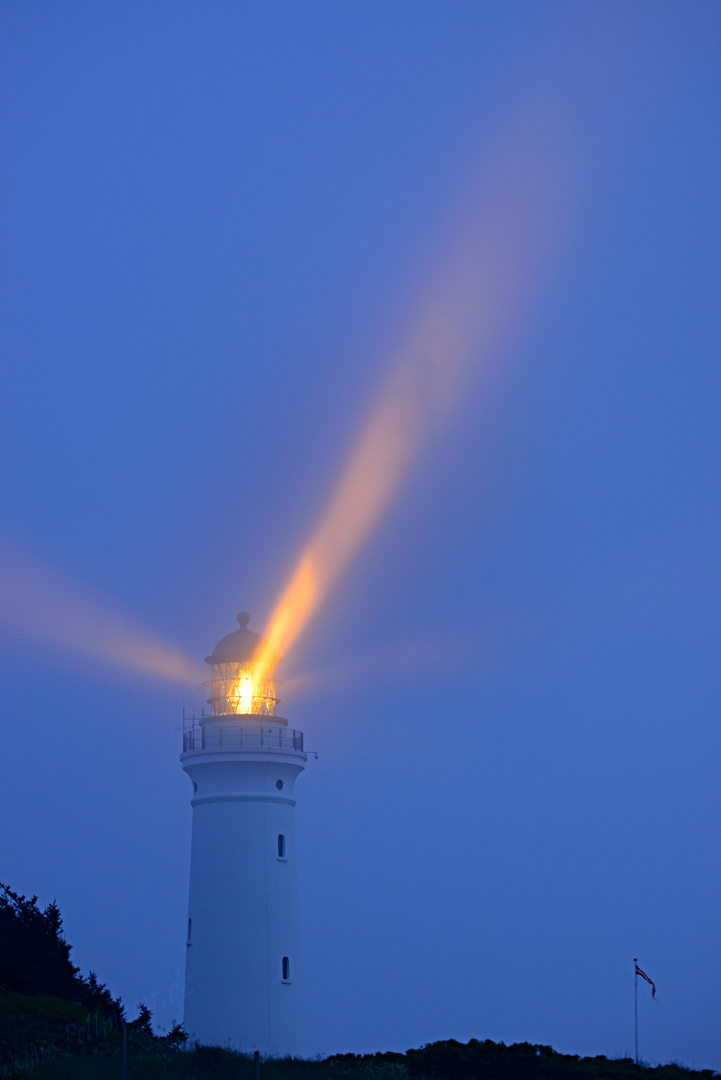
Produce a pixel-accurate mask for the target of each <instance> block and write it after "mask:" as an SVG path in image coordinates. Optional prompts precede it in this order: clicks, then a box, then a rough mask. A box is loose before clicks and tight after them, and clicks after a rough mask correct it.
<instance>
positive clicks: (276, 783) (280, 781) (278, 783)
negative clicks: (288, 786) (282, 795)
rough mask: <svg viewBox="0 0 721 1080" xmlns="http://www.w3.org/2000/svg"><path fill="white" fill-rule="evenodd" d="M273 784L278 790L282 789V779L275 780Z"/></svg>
mask: <svg viewBox="0 0 721 1080" xmlns="http://www.w3.org/2000/svg"><path fill="white" fill-rule="evenodd" d="M275 786H276V787H277V788H278V791H282V790H283V781H282V780H276V782H275Z"/></svg>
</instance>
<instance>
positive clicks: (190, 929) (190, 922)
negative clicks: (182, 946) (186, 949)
mask: <svg viewBox="0 0 721 1080" xmlns="http://www.w3.org/2000/svg"><path fill="white" fill-rule="evenodd" d="M192 931H193V920H192V919H188V940H187V942H186V944H188V945H190V935H191V933H192Z"/></svg>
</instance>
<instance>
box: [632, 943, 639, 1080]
mask: <svg viewBox="0 0 721 1080" xmlns="http://www.w3.org/2000/svg"><path fill="white" fill-rule="evenodd" d="M633 1019H634V1029H635V1033H636V1064H637V1065H638V960H637V959H636V957H635V956H634V958H633Z"/></svg>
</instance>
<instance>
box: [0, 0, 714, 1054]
mask: <svg viewBox="0 0 721 1080" xmlns="http://www.w3.org/2000/svg"><path fill="white" fill-rule="evenodd" d="M0 20H1V24H2V32H1V34H0V39H1V42H2V44H1V46H0V47H1V48H2V64H1V65H0V72H1V73H0V87H1V93H2V99H3V109H2V114H3V119H2V139H3V145H4V151H5V152H4V155H3V157H4V168H3V178H2V199H1V204H2V210H1V211H0V213H1V217H2V231H3V245H2V247H3V252H4V254H3V266H2V275H3V289H2V295H3V317H2V330H1V331H0V341H1V347H2V356H3V363H2V393H1V394H0V453H1V454H2V461H3V468H2V470H0V594H1V595H2V598H3V604H4V607H5V610H4V612H3V613H2V617H0V623H1V624H2V633H3V638H2V640H3V662H2V667H1V668H0V672H1V677H2V700H3V704H4V708H5V713H6V725H5V742H4V746H5V755H6V774H5V781H4V783H3V785H2V793H1V796H0V797H1V798H2V814H3V820H4V821H5V822H6V828H5V829H4V842H3V860H2V863H3V866H2V880H6V881H7V882H8V883H9V884H10V885H12V886H13V887H14V888H18V889H20V890H22V891H25V892H27V893H34V892H37V893H38V894H39V896H40V899H41V900H42V901H43V902H47V901H49V900H51V899H57V900H58V902H59V903H60V905H61V908H62V910H63V913H64V916H65V919H66V926H67V931H68V936H69V939H70V940H71V941H72V942H73V943H74V945H75V954H74V955H75V958H76V962H78V963H80V964H81V965H82V966H83V967H84V968H85V969H87V968H89V967H92V968H93V969H95V970H97V972H98V974H99V975H100V977H101V978H102V979H105V980H107V982H108V983H109V985H110V987H111V989H112V990H113V991H114V992H117V993H121V994H122V995H123V997H124V998H125V1000H126V1001H127V1002H128V1003H129V1004H131V1005H132V1004H133V1003H134V1002H135V1001H137V1000H139V999H140V998H143V999H145V1000H148V1001H149V1002H150V1003H151V1005H152V1006H153V1007H154V1009H155V1013H156V1017H157V1019H158V1021H159V1022H160V1023H161V1024H166V1025H167V1024H169V1023H170V1021H171V1020H172V1019H173V1018H177V1017H178V1016H179V1013H180V1007H179V1005H178V1001H177V998H178V993H177V980H178V973H179V971H180V972H181V973H182V964H183V941H184V926H185V916H186V903H187V872H188V856H189V840H190V833H189V823H190V806H189V789H188V784H187V780H186V778H185V776H184V775H183V774H182V772H181V770H180V766H179V764H178V761H177V755H178V753H179V746H178V741H179V732H178V728H179V726H180V722H181V721H180V712H181V709H182V706H183V692H182V690H181V689H180V688H179V687H177V686H174V685H172V684H168V683H165V682H163V681H162V680H156V679H152V678H145V677H141V676H138V675H135V674H133V673H132V672H131V671H125V670H123V669H122V668H118V667H117V666H115V667H114V666H112V665H109V664H107V663H104V662H102V661H101V660H99V659H98V658H97V657H91V656H86V657H84V656H83V655H81V654H80V653H77V654H67V655H66V653H65V652H64V651H63V650H62V649H60V648H56V647H55V646H54V645H53V640H52V639H55V644H56V645H57V644H58V643H59V642H60V641H61V639H62V637H63V632H64V630H63V626H62V621H63V616H62V613H60V614H59V615H58V614H57V612H55V614H54V616H53V618H54V619H56V620H57V622H58V623H59V624H60V626H59V628H58V627H57V626H56V628H55V629H54V630H53V632H52V633H51V632H49V631H48V632H47V633H46V634H43V632H42V630H41V628H39V627H38V626H37V620H36V622H35V623H33V620H32V619H30V624H31V630H30V631H28V629H27V626H26V625H25V623H24V622H23V619H25V614H24V613H23V610H21V609H23V605H24V604H25V605H28V604H30V605H31V604H36V606H37V592H38V591H39V592H42V590H43V589H44V588H45V587H46V585H47V583H48V582H52V581H55V580H56V579H57V580H62V581H64V582H66V583H69V584H67V586H66V587H67V588H68V589H69V590H70V592H72V590H77V592H78V594H79V595H80V594H82V595H87V594H89V595H92V596H95V597H97V598H98V602H99V603H101V604H102V605H103V607H104V609H105V610H106V611H108V612H110V613H115V612H117V613H119V614H122V615H123V616H126V617H128V618H129V619H130V620H132V621H133V622H134V623H137V624H138V625H142V626H143V627H146V628H147V630H148V632H149V633H152V634H153V635H155V636H157V637H158V638H160V639H161V640H162V641H164V642H167V643H168V644H169V645H172V646H174V647H177V648H178V649H180V650H181V651H182V652H183V653H184V654H185V655H187V656H189V657H191V658H193V659H201V658H202V657H204V656H206V655H207V654H208V652H209V651H210V649H211V648H212V646H213V644H214V643H215V641H216V640H217V639H218V638H220V637H221V636H222V635H223V634H225V633H227V632H229V631H230V630H231V629H232V628H233V626H234V625H235V614H236V612H237V611H238V610H240V608H241V606H245V607H246V608H247V610H249V611H250V612H251V615H252V620H253V621H252V626H253V627H254V628H255V629H257V630H261V629H262V628H263V626H264V625H265V624H266V622H267V620H268V618H269V617H270V615H271V612H272V610H273V607H274V604H275V602H276V600H277V598H278V595H279V593H280V590H281V589H282V587H283V585H284V584H285V582H286V580H287V578H288V575H289V574H290V572H291V570H292V567H293V565H294V561H295V560H296V559H297V557H298V554H299V552H300V550H301V549H302V547H303V545H304V543H305V542H306V540H307V538H308V536H309V534H310V533H311V531H312V529H313V526H314V523H315V522H316V521H317V519H318V516H319V514H320V513H321V512H322V508H323V506H324V501H325V499H326V497H327V495H328V492H329V490H330V489H331V486H332V484H333V482H334V480H335V478H336V476H337V475H338V472H339V470H340V468H341V466H342V463H343V461H344V459H345V455H346V454H347V452H348V450H349V447H350V446H351V445H352V442H353V439H354V437H355V435H356V433H357V431H358V429H359V427H360V426H361V425H362V423H363V419H364V417H365V416H366V415H367V413H368V410H369V408H370V407H371V405H372V402H373V401H374V399H375V395H376V393H377V392H378V388H379V387H380V386H381V385H382V384H383V381H384V377H385V375H386V373H387V369H388V365H389V364H390V362H391V359H392V349H391V348H390V347H389V342H391V341H392V340H393V334H394V332H395V328H396V326H397V324H398V320H399V319H400V318H401V317H402V312H403V311H404V310H405V308H406V306H407V303H408V297H409V296H413V295H414V291H413V290H414V288H415V287H416V283H417V281H418V280H419V278H420V277H422V274H423V272H424V269H425V268H427V267H428V265H429V264H432V262H433V257H434V255H433V253H434V252H435V251H436V246H435V245H436V244H437V241H438V237H439V236H443V235H444V229H445V228H446V227H447V223H448V221H449V220H452V219H453V218H454V214H456V212H457V209H458V206H459V205H462V196H461V193H462V191H463V190H464V184H465V183H466V181H467V178H468V176H469V175H480V176H483V174H484V169H486V168H490V165H491V163H492V160H493V154H494V147H496V146H497V145H498V144H499V141H501V142H502V140H503V138H504V137H505V135H506V133H507V132H508V131H510V130H512V129H513V126H514V124H515V123H516V121H517V119H518V118H519V117H524V116H528V115H533V116H542V117H543V118H544V120H543V123H544V125H545V127H544V130H548V131H550V132H552V136H553V145H554V148H555V149H554V154H555V160H556V161H557V163H558V164H559V165H560V171H561V173H562V174H563V177H564V185H565V187H564V188H563V191H564V197H563V213H562V214H561V215H560V216H559V222H558V223H556V225H555V226H554V228H555V233H554V237H555V243H554V245H553V249H552V252H551V253H549V254H548V257H547V258H546V260H545V262H544V263H543V267H542V273H540V275H539V278H538V281H537V283H536V286H535V288H534V289H533V290H531V291H529V293H528V295H527V297H525V299H524V303H523V305H522V307H521V308H519V310H518V313H517V319H516V320H515V323H514V333H513V334H511V335H509V339H508V341H507V342H505V343H504V346H503V348H502V349H500V350H499V352H498V355H497V356H495V357H494V358H493V363H492V364H489V365H488V367H487V370H486V367H485V366H484V365H483V364H480V368H481V369H482V377H480V376H479V377H478V378H477V379H476V380H475V381H471V382H470V383H469V385H468V386H467V387H466V389H465V392H464V395H463V400H462V402H461V403H460V404H459V405H458V406H457V407H456V409H455V410H454V412H453V415H452V417H451V418H450V419H449V421H448V422H447V423H446V425H445V426H444V427H443V429H442V430H440V431H438V432H434V433H433V434H432V436H431V437H430V438H429V441H428V443H427V445H426V446H425V448H424V450H423V452H422V453H420V454H419V456H418V458H417V460H416V461H415V463H414V467H413V469H412V470H411V472H410V474H409V476H408V479H407V482H406V483H405V485H404V486H403V488H402V490H401V492H400V494H399V496H398V498H397V499H396V500H395V502H394V503H393V505H392V507H391V509H390V511H389V513H388V514H387V515H386V516H385V517H384V518H383V520H382V521H381V522H380V524H379V526H378V528H377V529H376V530H375V531H374V533H373V535H372V537H371V539H370V540H369V542H368V544H367V545H366V546H365V547H364V548H363V550H362V551H361V552H360V554H359V556H358V558H357V559H356V560H355V562H354V563H353V564H352V566H351V567H350V569H349V571H348V573H347V574H346V575H345V576H344V577H343V578H342V580H341V581H340V582H339V583H338V584H337V586H336V587H335V588H334V589H333V591H332V593H331V595H330V596H329V598H328V601H327V602H326V603H325V605H324V606H323V607H322V609H321V610H320V611H319V612H318V613H317V615H316V616H315V618H314V619H313V621H312V622H311V624H310V625H309V627H308V628H307V630H306V631H305V632H304V633H303V635H302V636H301V638H300V639H299V640H298V642H297V643H296V645H295V646H294V648H293V650H292V652H291V653H289V655H288V656H287V657H286V659H285V661H284V664H283V668H284V670H283V677H284V678H285V679H286V681H287V683H288V690H289V692H288V694H287V695H286V698H285V700H284V702H283V708H282V711H283V712H284V714H285V715H286V716H287V717H288V719H289V721H290V723H291V725H292V726H294V727H297V728H301V729H303V730H304V731H305V732H306V742H307V745H309V746H310V747H311V748H312V749H315V750H317V751H318V753H319V757H318V760H317V761H315V760H313V761H312V762H310V763H309V767H308V771H307V774H306V776H305V777H303V779H302V780H301V782H300V784H299V804H298V810H297V813H298V826H299V843H300V845H301V860H302V861H301V897H302V927H303V944H304V963H305V974H306V1008H307V1028H308V1050H309V1052H310V1053H316V1052H326V1051H333V1050H376V1049H386V1048H389V1049H390V1048H393V1049H406V1048H407V1047H409V1046H414V1045H420V1044H422V1043H424V1042H427V1041H430V1040H433V1039H437V1038H446V1037H455V1038H462V1039H467V1038H469V1037H471V1036H476V1037H479V1038H480V1037H491V1038H496V1039H504V1040H505V1041H511V1040H521V1039H527V1040H530V1041H535V1042H542V1043H550V1044H552V1045H553V1046H555V1047H556V1048H557V1049H561V1050H567V1051H573V1052H577V1053H609V1054H620V1053H624V1052H628V1051H630V1050H632V1046H633V1011H632V1007H633V991H632V983H633V978H632V973H633V965H632V962H631V961H632V958H633V957H634V956H638V957H639V958H640V960H641V964H642V966H643V967H644V968H645V970H647V971H648V972H649V974H651V976H652V977H653V978H654V979H655V981H656V982H657V985H658V988H659V992H658V1001H657V1002H656V1003H651V1002H650V1000H649V1001H647V1000H645V999H642V1001H641V1017H640V1023H641V1047H640V1049H641V1053H642V1056H644V1057H646V1058H647V1059H648V1060H652V1061H656V1060H671V1059H677V1060H681V1061H684V1062H685V1063H686V1064H692V1063H695V1064H696V1065H697V1066H706V1067H716V1068H721V1038H720V1036H719V1034H718V1023H717V1018H718V1013H719V1005H720V998H721V985H720V984H719V975H718V970H719V954H718V948H719V919H718V910H719V887H720V886H721V880H720V876H719V865H720V861H719V854H720V853H719V831H718V821H719V810H720V809H721V807H720V806H719V785H718V775H719V764H720V763H719V756H720V751H721V736H720V735H719V724H718V716H719V674H718V670H719V668H718V640H719V629H720V627H719V599H721V597H720V595H719V594H720V591H721V590H720V587H719V586H720V584H721V582H720V579H719V569H718V565H719V564H718V551H719V541H721V516H720V514H719V502H718V491H719V483H718V481H719V471H720V469H719V466H720V464H721V463H720V460H719V458H720V455H719V439H718V430H719V403H720V398H721V394H720V386H719V361H718V344H719V337H720V335H719V323H720V321H721V320H720V318H719V304H718V295H719V232H720V230H719V194H718V192H719V188H720V184H719V181H720V179H721V176H720V171H721V170H720V165H721V160H720V159H721V141H720V140H719V135H720V134H721V132H720V130H719V128H720V120H719V118H720V116H721V111H720V109H719V106H720V104H721V101H720V98H721V74H720V69H719V64H718V57H719V45H720V30H721V14H720V12H719V8H718V6H717V5H715V4H712V3H700V2H694V0H691V2H687V3H683V4H681V3H650V2H649V3H636V2H631V3H626V4H623V5H621V4H615V3H604V4H600V3H591V2H589V3H587V4H584V5H576V4H565V3H555V2H553V3H544V4H541V3H519V2H505V3H503V4H491V3H483V2H475V3H465V2H459V0H452V2H448V3H441V2H433V3H429V2H419V0H414V2H413V3H411V2H402V3H401V2H389V3H383V4H376V3H350V2H346V0H340V2H337V3H332V4H331V3H314V4H300V3H272V4H231V3H221V2H218V3H214V4H199V3H174V4H172V5H171V4H163V3H142V4H141V3H125V4H122V5H121V4H113V3H102V4H97V5H84V4H76V3H68V4H63V5H56V4H49V3H35V4H33V5H26V4H22V3H13V2H10V3H6V4H5V5H3V9H2V12H1V13H0ZM18 558H23V559H27V560H30V562H29V565H30V566H31V567H36V568H37V580H38V583H39V584H38V587H37V590H36V592H35V593H33V594H32V596H31V595H30V594H28V596H27V597H26V598H25V599H23V596H24V594H23V591H22V588H20V587H18V586H17V582H16V581H15V570H14V569H13V568H14V567H16V565H17V559H18ZM49 587H50V586H48V588H49ZM33 596H34V597H35V599H33ZM13 605H15V607H16V608H17V610H11V608H13ZM41 607H42V605H40V608H41ZM38 617H39V616H38ZM21 624H22V625H23V626H25V629H24V630H23V632H22V633H21V632H20V625H21ZM32 626H35V629H36V630H37V633H36V634H35V636H33V632H32ZM294 681H295V686H296V690H295V692H293V691H292V687H293V683H294ZM198 699H199V695H198ZM186 704H187V705H192V694H191V693H190V692H188V694H186ZM181 977H182V976H181Z"/></svg>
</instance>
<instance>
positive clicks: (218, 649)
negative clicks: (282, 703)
mask: <svg viewBox="0 0 721 1080" xmlns="http://www.w3.org/2000/svg"><path fill="white" fill-rule="evenodd" d="M249 622H250V615H248V614H247V612H245V611H241V613H240V615H238V629H237V630H235V631H233V633H232V634H227V635H226V636H225V637H224V638H222V639H221V640H220V641H219V642H218V644H217V645H216V646H215V648H214V649H213V651H212V653H211V654H210V656H206V658H205V662H206V664H209V665H210V698H209V699H208V704H209V705H210V707H211V714H212V715H213V716H239V715H259V716H275V707H276V705H277V704H278V701H279V699H278V698H277V697H276V687H278V686H281V685H282V683H279V682H278V681H277V680H276V678H275V668H276V665H277V664H279V663H280V660H281V657H279V656H277V655H276V654H275V653H274V652H273V651H272V650H271V649H270V647H269V646H268V643H267V642H266V640H265V638H262V637H261V636H260V634H254V633H253V631H252V630H249V629H248V623H249ZM206 685H207V684H206Z"/></svg>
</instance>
